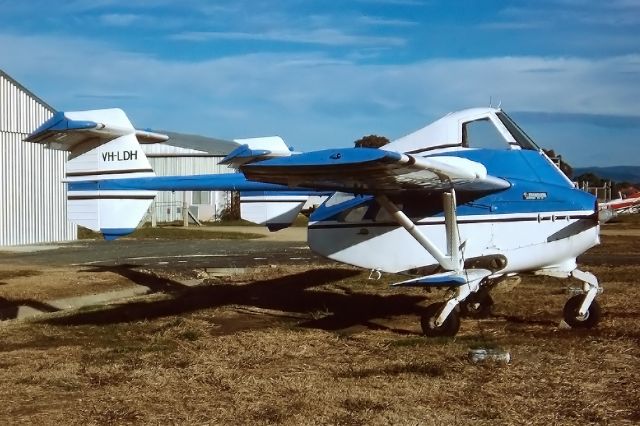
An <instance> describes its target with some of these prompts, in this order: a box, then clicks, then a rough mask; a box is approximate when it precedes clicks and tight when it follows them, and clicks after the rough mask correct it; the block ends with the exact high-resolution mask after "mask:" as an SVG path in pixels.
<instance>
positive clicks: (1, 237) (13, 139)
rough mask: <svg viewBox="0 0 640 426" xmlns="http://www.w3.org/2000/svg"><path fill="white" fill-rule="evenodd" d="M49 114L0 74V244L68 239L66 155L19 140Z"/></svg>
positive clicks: (72, 235) (71, 234)
mask: <svg viewBox="0 0 640 426" xmlns="http://www.w3.org/2000/svg"><path fill="white" fill-rule="evenodd" d="M51 115H52V112H51V111H50V110H49V109H48V108H47V107H45V106H44V105H42V104H41V103H40V102H39V101H38V100H36V99H34V97H32V96H31V95H30V94H29V93H27V92H25V91H24V90H22V89H21V88H20V87H18V86H16V85H15V84H13V82H12V81H10V80H9V79H7V78H5V77H4V75H2V74H0V179H1V180H0V203H1V204H2V206H1V208H0V246H3V245H19V244H34V243H43V242H53V241H67V240H73V239H76V238H77V227H76V226H75V225H72V224H71V223H69V222H68V221H67V220H66V198H67V194H66V187H65V185H64V184H63V183H62V179H63V178H64V164H65V162H66V158H67V154H66V152H62V151H53V150H47V149H45V148H44V147H43V146H41V145H38V144H32V143H26V142H23V141H22V139H24V138H25V137H26V136H27V135H28V134H29V133H31V132H32V131H33V130H35V129H36V128H37V127H38V126H39V125H40V124H42V122H44V121H45V120H46V119H48V118H49V117H51Z"/></svg>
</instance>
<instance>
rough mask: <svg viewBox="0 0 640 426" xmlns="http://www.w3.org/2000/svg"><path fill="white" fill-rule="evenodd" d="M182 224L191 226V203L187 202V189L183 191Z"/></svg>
mask: <svg viewBox="0 0 640 426" xmlns="http://www.w3.org/2000/svg"><path fill="white" fill-rule="evenodd" d="M182 226H184V227H185V228H186V227H187V226H189V205H188V204H187V191H182Z"/></svg>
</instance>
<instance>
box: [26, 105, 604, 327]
mask: <svg viewBox="0 0 640 426" xmlns="http://www.w3.org/2000/svg"><path fill="white" fill-rule="evenodd" d="M478 123H482V124H483V125H487V126H489V127H490V128H492V129H493V131H494V133H495V138H493V140H494V141H496V142H499V143H500V145H498V146H493V147H491V148H486V147H482V146H477V145H476V144H475V139H474V136H472V133H473V131H472V129H473V128H474V127H473V126H474V125H475V124H478ZM166 139H167V138H166V136H164V135H160V134H157V133H152V132H144V131H138V130H136V129H135V128H134V127H133V126H132V124H131V122H130V121H129V119H128V118H127V116H126V115H125V113H124V112H123V111H122V110H119V109H111V110H96V111H84V112H67V113H63V112H60V113H57V114H55V115H54V116H53V117H52V118H51V119H50V120H48V121H47V122H46V123H44V124H43V125H42V126H41V127H40V128H38V129H37V130H36V131H35V132H34V133H32V134H31V135H29V136H28V137H27V138H26V139H25V140H26V141H29V142H36V143H44V144H46V145H47V146H48V147H49V148H53V149H62V150H66V151H69V152H70V155H69V161H68V163H67V165H66V182H67V183H68V203H67V214H68V217H69V219H70V220H71V221H73V222H75V223H77V224H78V225H82V226H84V227H87V228H89V229H92V230H95V231H99V232H102V233H103V234H104V236H105V238H116V237H118V236H122V235H126V234H128V233H130V232H132V231H133V230H134V229H135V228H136V227H137V225H138V224H139V222H140V220H141V219H142V217H143V216H144V214H145V212H146V211H147V209H148V208H149V206H150V203H151V201H152V200H153V198H154V197H155V195H156V191H163V190H241V191H261V192H263V193H276V194H287V192H288V191H294V192H292V194H308V193H310V192H314V191H317V192H329V193H332V194H333V195H331V196H330V197H329V198H328V199H327V200H326V201H325V202H324V203H323V204H322V205H321V206H320V207H319V208H318V209H317V210H316V211H315V212H314V213H313V214H312V216H311V218H310V222H309V228H308V244H309V247H310V248H311V249H312V250H313V251H315V252H316V253H318V254H320V255H323V256H326V257H328V258H330V259H334V260H337V261H339V262H344V263H347V264H350V265H355V266H359V267H362V268H368V269H373V270H376V271H381V272H389V273H407V274H411V275H413V277H412V278H411V279H409V280H406V281H402V282H399V283H397V284H394V285H395V286H398V287H403V286H416V287H427V288H429V287H440V288H442V287H444V288H450V289H451V291H450V292H449V296H448V298H447V299H446V300H445V301H443V302H440V303H434V304H432V305H430V306H429V307H427V308H426V310H425V312H424V315H423V317H422V318H421V325H422V330H423V332H424V334H425V335H427V336H453V335H455V334H456V333H457V332H458V329H459V327H460V312H461V310H462V311H466V312H467V313H471V314H474V313H475V314H478V315H483V314H486V313H488V311H489V309H490V307H491V305H492V304H493V302H492V300H491V296H490V294H489V293H490V291H491V289H492V288H493V287H494V286H495V285H496V284H498V283H499V282H501V281H503V280H505V279H508V278H510V277H514V276H516V275H519V274H538V275H549V276H553V277H563V278H569V277H573V278H576V279H578V280H579V281H581V282H582V283H583V286H582V294H578V295H576V296H573V297H571V298H570V299H569V300H568V301H567V303H566V304H565V306H564V319H565V321H566V322H567V323H568V324H569V325H570V326H571V327H575V328H591V327H594V326H596V325H597V323H598V321H599V319H600V307H599V305H598V303H597V301H596V300H595V298H596V296H597V294H598V293H599V292H600V291H601V287H600V286H599V284H598V280H597V279H596V277H595V276H594V275H593V274H591V273H589V272H584V271H581V270H580V269H578V267H577V264H576V257H577V256H578V255H580V254H582V253H583V252H585V251H586V250H588V249H589V248H591V247H593V246H595V245H597V244H598V243H599V224H598V205H597V201H596V199H595V197H594V196H592V195H590V194H588V193H586V192H583V191H581V190H578V189H576V188H575V187H574V186H573V184H572V182H571V181H570V180H569V179H568V178H567V177H565V175H564V174H563V173H562V172H561V171H560V170H559V169H558V168H557V167H556V165H555V164H553V162H552V161H551V160H550V159H549V158H548V157H547V156H546V155H545V154H544V152H543V151H542V150H541V149H540V148H538V146H536V144H535V143H534V142H533V141H532V140H531V139H530V138H529V137H528V136H527V135H526V134H525V133H524V132H523V131H522V130H521V129H520V127H518V125H517V124H516V123H515V122H514V121H513V120H512V119H511V118H510V117H509V116H508V115H507V114H506V113H505V112H504V111H502V110H500V109H495V108H475V109H468V110H464V111H460V112H456V113H451V114H448V115H446V116H445V117H443V118H441V119H440V120H437V121H435V122H433V123H432V124H430V125H428V126H427V127H424V128H423V129H420V130H418V131H416V132H414V133H411V134H409V135H407V136H405V137H402V138H400V139H398V140H395V141H393V142H391V143H389V144H388V145H386V146H384V147H382V148H380V149H371V148H344V149H328V150H322V151H314V152H309V153H301V154H292V152H291V151H290V150H289V149H288V147H287V146H286V145H285V144H284V142H283V141H282V139H280V138H258V139H247V140H244V141H243V142H244V143H243V144H242V145H241V146H240V147H239V148H238V149H236V150H234V151H233V152H232V153H230V154H229V155H228V156H227V158H226V159H225V162H226V163H228V164H231V165H234V166H236V167H237V168H238V169H239V171H240V172H239V173H233V174H226V175H199V176H171V177H167V176H162V177H159V176H155V174H154V172H153V170H152V169H151V166H150V163H149V161H148V160H147V158H146V157H145V155H144V153H143V151H142V149H141V147H140V143H150V142H162V141H165V140H166ZM294 204H295V203H294ZM263 207H264V208H265V209H268V207H269V204H268V203H265V204H263ZM295 213H297V211H295ZM274 216H280V217H278V218H276V220H275V223H276V224H280V225H281V224H282V223H283V222H287V221H289V220H292V219H293V217H294V216H295V214H290V215H288V216H287V215H286V214H285V213H283V212H282V211H281V210H278V211H277V212H276V213H275V214H271V215H269V214H266V217H267V221H268V220H269V219H274ZM272 222H274V221H272Z"/></svg>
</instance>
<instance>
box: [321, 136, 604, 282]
mask: <svg viewBox="0 0 640 426" xmlns="http://www.w3.org/2000/svg"><path fill="white" fill-rule="evenodd" d="M446 155H449V156H451V155H455V156H459V157H464V158H468V159H470V160H474V161H477V162H480V163H482V164H484V165H485V166H486V168H487V172H488V173H489V174H490V175H492V176H496V177H499V178H502V179H505V180H507V181H508V182H509V183H510V184H511V187H510V188H508V189H506V190H502V191H499V192H494V193H486V192H485V193H478V192H466V193H465V192H458V194H457V198H458V208H457V215H458V228H459V232H460V237H461V241H462V242H463V254H464V257H465V259H473V258H482V257H485V258H486V257H491V256H504V258H506V264H505V265H502V266H503V267H502V268H501V269H500V272H501V273H510V272H523V271H537V270H545V269H549V270H562V271H567V272H568V271H570V270H572V269H573V268H575V258H576V257H577V256H578V255H580V254H581V253H583V252H584V251H586V250H588V249H589V248H591V247H593V246H594V245H596V244H598V243H599V237H598V235H599V228H598V227H599V225H598V219H597V203H596V199H595V197H594V196H593V195H591V194H588V193H586V192H584V191H581V190H578V189H576V188H574V187H573V185H571V183H570V182H569V180H568V179H567V178H566V177H565V176H564V175H563V174H562V172H560V170H559V169H558V168H557V167H556V166H555V165H554V164H553V163H551V161H550V160H549V159H548V158H547V157H546V156H545V155H544V154H543V153H541V152H539V151H535V150H520V149H513V150H488V149H460V150H455V151H449V152H447V153H446ZM347 198H348V197H347ZM390 198H392V199H393V201H394V202H395V203H396V204H397V205H398V206H400V207H401V208H402V210H403V211H404V212H405V214H407V215H408V216H409V217H410V218H411V219H412V221H413V222H414V223H415V224H416V225H417V226H418V227H419V229H420V230H421V231H422V232H423V233H424V234H425V235H426V236H427V237H428V238H429V239H431V241H433V242H434V243H435V244H436V245H438V246H439V247H440V248H441V249H442V250H443V251H444V250H445V249H446V234H445V226H444V212H443V207H442V202H441V193H435V192H434V193H428V192H419V191H416V192H404V193H398V194H396V195H394V196H393V197H390ZM308 242H309V246H310V247H311V249H312V250H313V251H315V252H317V253H319V254H321V255H323V256H326V257H328V258H331V259H334V260H337V261H340V262H344V263H348V264H352V265H355V266H359V267H364V268H371V269H378V270H382V271H385V272H405V271H412V270H416V269H421V268H430V267H435V266H437V262H436V260H435V259H434V258H433V257H432V256H430V255H429V253H428V252H427V251H426V250H425V249H424V248H423V247H422V246H420V244H419V243H418V242H417V241H415V240H414V239H413V237H411V236H410V235H409V233H408V232H406V230H405V229H404V228H402V227H400V226H399V225H398V224H397V223H395V222H394V221H393V220H392V219H391V217H389V215H388V214H387V213H386V211H385V210H384V209H381V208H380V207H379V206H378V204H377V202H376V201H375V200H374V198H373V197H372V196H356V197H353V198H351V199H347V200H344V201H342V202H338V203H332V202H331V201H329V202H327V203H326V204H325V205H323V206H322V207H321V208H320V209H318V210H317V211H316V212H315V213H314V214H313V215H312V216H311V222H310V224H309V231H308Z"/></svg>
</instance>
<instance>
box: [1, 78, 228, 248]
mask: <svg viewBox="0 0 640 426" xmlns="http://www.w3.org/2000/svg"><path fill="white" fill-rule="evenodd" d="M54 111H55V110H54V109H53V108H52V107H51V106H49V105H48V104H47V103H45V102H44V101H42V100H41V99H40V98H38V97H37V96H36V95H34V94H33V93H32V92H30V91H29V90H27V89H26V88H25V87H24V86H22V85H21V84H20V83H18V82H17V81H16V80H14V79H13V78H11V77H10V76H9V75H7V74H6V73H5V72H4V71H2V70H0V206H1V208H0V246H7V245H20V244H36V243H46V242H56V241H69V240H74V239H76V238H77V227H76V226H75V225H73V224H71V223H69V222H68V221H67V220H66V188H65V185H64V184H63V183H62V180H63V179H64V167H65V161H66V158H67V153H66V152H63V151H55V150H48V149H45V148H44V147H43V146H41V145H38V144H31V143H25V142H23V139H24V138H25V137H26V136H27V135H28V134H29V133H31V132H32V131H33V130H35V129H36V128H37V127H38V126H39V125H40V124H42V123H43V122H44V121H45V120H47V119H49V118H50V117H51V115H52V114H53V112H54ZM164 133H166V134H168V135H169V136H170V138H171V139H170V140H169V142H168V143H167V144H156V145H142V147H143V149H144V151H145V153H146V154H147V156H148V157H149V161H150V162H151V166H152V167H153V169H154V171H155V172H156V173H157V174H158V175H160V176H169V175H179V174H189V175H191V174H205V173H206V174H209V173H226V172H229V171H231V170H230V169H229V168H228V167H227V166H222V165H220V164H219V162H220V160H221V159H222V158H223V157H224V156H225V155H226V154H227V153H229V152H230V151H231V150H233V149H234V148H235V147H236V146H237V144H235V143H233V142H230V141H224V140H220V139H213V138H207V137H203V136H195V135H184V134H180V133H173V132H164ZM229 201H230V196H229V194H228V193H226V192H222V191H187V192H186V193H183V192H179V191H176V192H160V193H159V194H158V197H156V200H155V202H154V205H153V206H152V208H151V210H150V214H149V217H148V220H149V221H150V220H151V218H152V216H154V215H155V219H156V220H157V221H158V222H168V221H176V220H182V218H183V215H182V210H183V208H184V207H185V206H186V207H187V208H188V209H189V211H190V213H191V215H192V216H193V217H195V218H196V219H198V220H200V221H209V220H215V219H218V218H219V217H220V214H221V213H222V210H224V208H225V207H226V206H227V205H228V203H229Z"/></svg>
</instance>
